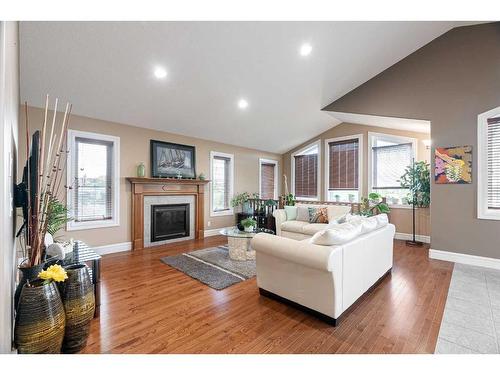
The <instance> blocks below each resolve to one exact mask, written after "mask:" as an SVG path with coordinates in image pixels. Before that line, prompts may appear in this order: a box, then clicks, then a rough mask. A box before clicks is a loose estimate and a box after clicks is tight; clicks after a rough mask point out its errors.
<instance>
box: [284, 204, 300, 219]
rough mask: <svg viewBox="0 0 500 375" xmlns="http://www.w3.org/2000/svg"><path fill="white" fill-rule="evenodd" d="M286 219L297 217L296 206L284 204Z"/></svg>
mask: <svg viewBox="0 0 500 375" xmlns="http://www.w3.org/2000/svg"><path fill="white" fill-rule="evenodd" d="M285 213H286V220H287V221H289V220H295V219H296V218H297V207H296V206H285Z"/></svg>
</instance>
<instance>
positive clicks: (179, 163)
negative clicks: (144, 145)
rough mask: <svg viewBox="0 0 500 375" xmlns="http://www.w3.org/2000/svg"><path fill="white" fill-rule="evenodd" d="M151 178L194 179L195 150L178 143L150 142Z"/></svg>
mask: <svg viewBox="0 0 500 375" xmlns="http://www.w3.org/2000/svg"><path fill="white" fill-rule="evenodd" d="M150 146H151V176H152V177H156V178H161V177H163V178H179V177H180V178H186V179H194V178H196V149H195V147H194V146H189V145H183V144H179V143H171V142H164V141H158V140H153V139H152V140H151V141H150Z"/></svg>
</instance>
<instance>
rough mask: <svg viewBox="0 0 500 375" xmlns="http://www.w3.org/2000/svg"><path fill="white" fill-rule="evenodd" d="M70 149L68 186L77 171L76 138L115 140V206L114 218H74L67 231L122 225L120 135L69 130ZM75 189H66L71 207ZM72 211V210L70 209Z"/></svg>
mask: <svg viewBox="0 0 500 375" xmlns="http://www.w3.org/2000/svg"><path fill="white" fill-rule="evenodd" d="M67 137H68V139H67V142H68V146H69V147H68V149H69V151H70V152H69V153H68V155H67V160H66V166H67V168H66V183H67V185H68V186H72V185H73V182H74V178H75V171H74V170H73V155H74V154H73V152H72V150H75V148H76V138H78V137H81V138H88V139H95V140H98V141H108V142H113V176H112V178H111V180H112V183H113V188H112V191H113V199H112V202H113V207H112V219H110V220H94V221H85V222H81V223H79V222H75V221H74V220H71V221H69V222H68V223H67V224H66V231H68V232H70V231H77V230H86V229H98V228H108V227H117V226H119V225H120V137H115V136H112V135H107V134H100V133H91V132H85V131H80V130H68V136H67ZM72 198H73V190H71V189H67V191H66V203H67V205H68V207H69V208H70V209H71V202H73V199H72ZM70 211H71V210H70Z"/></svg>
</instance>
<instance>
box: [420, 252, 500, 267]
mask: <svg viewBox="0 0 500 375" xmlns="http://www.w3.org/2000/svg"><path fill="white" fill-rule="evenodd" d="M429 258H430V259H438V260H445V261H447V262H454V263H461V264H468V265H471V266H479V267H487V268H493V269H496V270H500V259H496V258H487V257H481V256H477V255H469V254H462V253H453V252H451V251H443V250H436V249H429Z"/></svg>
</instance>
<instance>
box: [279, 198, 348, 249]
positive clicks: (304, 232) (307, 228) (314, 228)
mask: <svg viewBox="0 0 500 375" xmlns="http://www.w3.org/2000/svg"><path fill="white" fill-rule="evenodd" d="M297 207H326V208H327V211H328V220H329V222H330V223H331V222H333V221H334V220H336V219H338V218H340V217H342V216H344V215H346V214H348V213H350V212H351V206H349V205H334V204H330V205H327V206H324V205H311V204H309V205H305V204H297ZM273 216H274V219H275V223H276V235H278V236H281V237H286V238H292V239H294V240H304V239H307V238H311V237H312V236H313V235H314V234H316V233H317V232H319V231H320V230H323V229H326V228H328V224H318V223H312V224H311V223H309V222H308V221H301V220H289V219H288V218H287V215H286V212H285V210H284V209H279V210H274V212H273Z"/></svg>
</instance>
